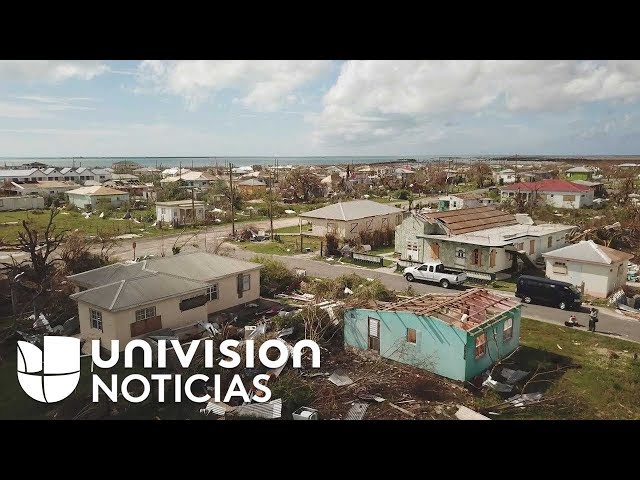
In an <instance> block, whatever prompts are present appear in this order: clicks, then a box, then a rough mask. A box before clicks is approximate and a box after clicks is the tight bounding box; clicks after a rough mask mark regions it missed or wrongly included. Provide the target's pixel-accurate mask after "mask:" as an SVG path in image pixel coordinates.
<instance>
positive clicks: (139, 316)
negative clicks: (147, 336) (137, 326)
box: [136, 307, 156, 322]
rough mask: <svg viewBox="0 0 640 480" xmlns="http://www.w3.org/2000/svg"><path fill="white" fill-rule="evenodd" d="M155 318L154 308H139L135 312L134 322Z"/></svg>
mask: <svg viewBox="0 0 640 480" xmlns="http://www.w3.org/2000/svg"><path fill="white" fill-rule="evenodd" d="M155 316H156V307H148V308H141V309H140V310H136V322H140V321H142V320H146V319H147V318H153V317H155Z"/></svg>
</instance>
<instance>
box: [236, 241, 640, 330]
mask: <svg viewBox="0 0 640 480" xmlns="http://www.w3.org/2000/svg"><path fill="white" fill-rule="evenodd" d="M234 255H235V256H236V257H237V258H245V259H247V260H248V259H250V258H251V257H252V256H253V255H254V254H253V253H252V252H248V251H246V250H241V249H235V251H234ZM275 256H276V255H274V257H275ZM277 258H278V260H282V261H283V262H284V263H285V264H287V265H288V266H289V267H291V268H300V269H303V270H306V272H307V275H310V276H314V277H327V278H335V277H339V276H340V275H344V274H348V273H352V272H355V273H358V274H359V275H361V276H363V277H369V278H378V279H380V280H381V281H382V282H383V283H384V284H385V285H386V286H387V287H389V288H392V289H394V290H404V289H406V288H407V286H408V285H411V286H412V287H413V289H414V291H416V292H417V293H443V292H451V291H452V290H451V289H449V290H446V289H444V288H442V287H439V286H437V285H434V284H430V283H423V282H417V281H415V282H412V283H409V282H407V281H406V280H405V279H404V278H403V277H402V276H401V275H399V274H392V273H385V272H380V271H376V270H372V269H368V268H359V267H351V266H346V265H334V264H329V263H327V262H321V261H317V260H312V259H310V258H301V257H287V256H280V255H278V256H277ZM498 293H501V294H504V295H512V294H508V293H505V292H498ZM599 310H600V315H599V321H598V324H597V325H598V326H597V329H598V330H599V331H600V333H607V334H608V335H610V336H612V337H615V338H621V339H624V340H633V341H636V342H640V321H637V320H633V319H630V318H627V317H624V316H623V315H619V314H618V313H616V312H615V311H614V310H611V309H604V308H600V309H599ZM569 315H570V313H568V312H566V311H562V310H560V309H557V308H551V307H545V306H542V305H525V304H522V316H523V317H527V318H532V319H534V320H540V321H543V322H549V323H555V324H558V325H564V322H565V320H568V319H569ZM577 317H578V322H579V323H580V324H583V325H585V327H584V328H579V330H585V331H586V330H587V328H586V325H587V324H588V317H589V315H588V309H587V308H583V310H582V312H580V313H578V314H577Z"/></svg>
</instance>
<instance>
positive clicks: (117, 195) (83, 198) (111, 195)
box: [67, 186, 129, 210]
mask: <svg viewBox="0 0 640 480" xmlns="http://www.w3.org/2000/svg"><path fill="white" fill-rule="evenodd" d="M67 197H69V203H70V204H73V205H75V206H76V207H78V208H81V209H86V208H88V207H89V208H91V209H92V210H95V209H96V207H97V206H98V200H102V199H106V200H108V201H109V202H110V203H111V205H113V206H114V207H119V206H120V205H122V204H123V203H126V202H128V201H129V194H128V193H127V192H122V191H120V190H116V189H113V188H109V187H103V186H96V187H80V188H76V189H75V190H69V191H68V192H67Z"/></svg>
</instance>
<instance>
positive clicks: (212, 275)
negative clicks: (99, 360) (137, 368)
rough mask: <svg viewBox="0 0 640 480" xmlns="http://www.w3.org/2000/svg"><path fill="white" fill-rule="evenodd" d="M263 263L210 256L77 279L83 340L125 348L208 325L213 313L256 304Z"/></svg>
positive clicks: (118, 267)
mask: <svg viewBox="0 0 640 480" xmlns="http://www.w3.org/2000/svg"><path fill="white" fill-rule="evenodd" d="M261 267H262V265H260V264H258V263H253V262H246V261H244V260H238V259H235V258H229V257H223V256H220V255H214V254H210V253H206V252H193V253H182V254H178V255H173V256H171V257H156V258H150V259H147V260H142V261H141V262H136V263H116V264H113V265H107V266H106V267H102V268H97V269H95V270H89V271H87V272H83V273H79V274H77V275H71V276H69V277H67V278H68V280H69V281H70V282H71V283H72V284H73V285H74V286H75V288H76V293H74V294H72V295H71V298H72V299H74V300H75V301H76V302H77V303H78V318H79V321H80V336H81V338H83V339H85V340H93V339H96V340H98V339H99V340H100V345H101V346H102V347H103V348H105V349H107V350H110V349H111V340H119V341H120V349H124V347H125V346H126V344H127V343H128V342H129V341H130V340H131V339H133V338H139V337H144V336H146V335H148V334H149V333H153V332H154V331H158V330H163V329H167V328H168V329H174V328H180V327H185V326H189V325H195V324H197V323H198V322H206V321H207V320H208V318H209V316H210V315H214V314H218V313H220V312H223V311H224V310H227V309H229V308H233V307H237V306H239V305H243V304H246V303H248V302H254V301H255V300H257V299H258V297H259V296H260V268H261Z"/></svg>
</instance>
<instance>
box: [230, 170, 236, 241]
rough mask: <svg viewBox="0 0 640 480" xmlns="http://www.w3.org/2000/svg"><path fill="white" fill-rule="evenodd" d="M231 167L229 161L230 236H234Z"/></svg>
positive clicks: (234, 220)
mask: <svg viewBox="0 0 640 480" xmlns="http://www.w3.org/2000/svg"><path fill="white" fill-rule="evenodd" d="M232 168H233V164H232V163H231V162H229V197H230V198H231V236H232V237H233V238H235V236H236V219H235V216H236V214H235V209H234V206H233V176H232V175H231V170H232Z"/></svg>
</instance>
